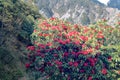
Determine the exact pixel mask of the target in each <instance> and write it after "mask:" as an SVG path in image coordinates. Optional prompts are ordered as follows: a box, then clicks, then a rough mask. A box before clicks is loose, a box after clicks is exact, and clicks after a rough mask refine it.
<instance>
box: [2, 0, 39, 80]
mask: <svg viewBox="0 0 120 80" xmlns="http://www.w3.org/2000/svg"><path fill="white" fill-rule="evenodd" d="M40 17H41V15H40V14H39V13H38V10H37V9H36V7H35V6H33V5H32V4H27V3H24V2H23V1H21V0H0V80H18V78H19V77H22V76H24V75H23V74H24V70H23V69H22V67H24V66H23V63H24V61H25V60H24V58H23V56H24V54H23V50H24V48H25V47H26V46H27V45H30V44H31V42H30V39H29V35H30V34H31V33H32V31H33V24H34V20H35V19H37V18H40Z"/></svg>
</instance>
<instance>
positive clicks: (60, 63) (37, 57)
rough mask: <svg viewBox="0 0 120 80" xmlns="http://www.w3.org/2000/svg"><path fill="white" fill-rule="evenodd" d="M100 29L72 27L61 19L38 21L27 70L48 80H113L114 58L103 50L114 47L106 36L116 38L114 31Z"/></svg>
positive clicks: (29, 51)
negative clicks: (112, 66)
mask: <svg viewBox="0 0 120 80" xmlns="http://www.w3.org/2000/svg"><path fill="white" fill-rule="evenodd" d="M98 25H99V27H98V28H96V26H92V27H86V26H80V25H72V24H70V23H68V22H65V21H62V20H58V19H57V18H50V19H47V20H43V19H39V20H37V21H36V24H35V29H34V32H33V34H32V35H31V40H32V42H33V44H34V45H33V46H28V47H27V50H28V53H29V54H28V60H29V63H26V65H25V66H26V68H27V69H28V70H30V71H35V72H38V73H40V74H41V75H42V74H43V75H44V76H45V80H46V79H48V80H112V72H113V70H112V69H111V67H110V65H111V62H112V56H111V54H110V52H106V51H104V50H103V46H108V45H111V44H112V43H109V42H108V41H110V40H112V39H111V38H110V37H109V36H108V34H107V35H106V32H110V34H109V35H112V31H114V30H113V28H111V27H110V28H108V26H103V25H100V24H98ZM105 27H106V28H105ZM118 31H119V30H118ZM116 38H117V37H116ZM113 80H114V79H113Z"/></svg>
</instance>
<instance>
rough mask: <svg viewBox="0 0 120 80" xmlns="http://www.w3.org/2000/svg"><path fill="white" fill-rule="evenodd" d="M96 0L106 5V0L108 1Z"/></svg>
mask: <svg viewBox="0 0 120 80" xmlns="http://www.w3.org/2000/svg"><path fill="white" fill-rule="evenodd" d="M98 1H100V2H101V3H104V4H106V5H107V2H108V1H109V0H98Z"/></svg>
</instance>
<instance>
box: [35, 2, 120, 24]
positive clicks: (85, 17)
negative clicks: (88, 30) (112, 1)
mask: <svg viewBox="0 0 120 80" xmlns="http://www.w3.org/2000/svg"><path fill="white" fill-rule="evenodd" d="M35 3H36V4H37V5H38V6H39V12H40V13H41V14H43V15H44V16H45V17H47V18H49V17H58V18H60V19H65V20H68V21H70V22H72V23H79V24H83V25H87V24H89V23H94V22H95V21H97V20H99V19H102V18H107V19H109V18H110V17H112V16H115V15H116V14H118V13H119V12H120V11H118V10H116V9H115V10H114V14H113V15H112V16H111V15H110V14H111V11H109V9H110V10H111V8H108V7H107V6H105V5H104V4H102V3H100V2H98V1H97V0H36V1H35Z"/></svg>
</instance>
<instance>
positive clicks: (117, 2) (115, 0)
mask: <svg viewBox="0 0 120 80" xmlns="http://www.w3.org/2000/svg"><path fill="white" fill-rule="evenodd" d="M108 6H109V7H113V8H117V9H119V10H120V0H110V1H109V2H108Z"/></svg>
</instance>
